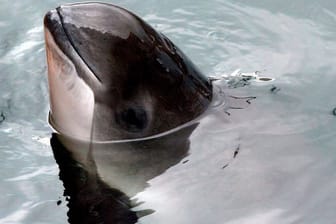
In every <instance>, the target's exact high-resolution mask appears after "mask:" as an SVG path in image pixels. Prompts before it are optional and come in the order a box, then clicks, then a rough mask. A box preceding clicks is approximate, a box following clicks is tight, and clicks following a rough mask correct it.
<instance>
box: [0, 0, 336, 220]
mask: <svg viewBox="0 0 336 224" xmlns="http://www.w3.org/2000/svg"><path fill="white" fill-rule="evenodd" d="M110 2H112V1H110ZM0 3H1V7H0V142H1V144H0V173H1V183H0V192H1V195H0V198H1V200H0V223H27V224H28V223H66V220H67V211H68V208H67V203H66V200H65V198H64V197H63V191H64V188H63V183H62V182H61V181H60V180H59V177H58V173H59V168H58V166H57V164H56V163H55V159H54V156H53V153H52V150H51V147H50V143H49V139H50V137H51V132H52V130H51V129H50V128H49V125H48V124H47V114H48V110H49V105H48V91H47V80H46V62H45V51H44V40H43V28H42V18H43V15H44V13H45V12H46V11H47V10H49V9H52V8H54V7H56V6H57V5H59V4H61V3H64V1H53V0H49V1H8V0H0ZM113 3H114V4H118V5H121V6H124V7H126V8H128V9H130V10H132V11H134V12H136V13H137V14H138V15H140V16H141V17H143V18H144V19H145V20H146V21H147V22H149V23H150V24H151V25H153V26H154V27H155V28H156V29H157V30H159V31H162V32H163V33H165V34H166V35H167V36H168V37H169V38H170V39H171V40H172V41H173V42H174V43H176V44H177V45H178V46H179V47H180V48H181V49H182V50H183V51H184V52H185V53H186V54H187V55H188V56H189V57H190V58H191V59H192V60H193V61H194V63H195V64H197V65H198V67H199V68H201V70H202V71H203V72H204V73H205V74H207V75H212V76H221V75H223V74H229V73H231V72H233V71H234V70H236V69H238V68H240V69H241V70H242V71H243V72H252V71H257V70H258V71H263V73H264V74H266V75H267V76H268V77H273V78H275V81H274V82H272V83H271V84H270V83H266V84H261V83H257V82H251V84H250V85H248V86H245V87H241V88H236V89H230V88H227V89H226V90H225V91H226V95H227V96H229V95H234V96H254V97H256V99H255V100H252V102H251V104H248V103H245V102H243V107H244V108H245V109H243V110H229V111H228V112H230V116H229V115H228V114H225V113H223V112H222V111H217V112H216V113H212V115H209V116H208V117H206V118H204V119H203V120H202V121H201V124H200V125H199V127H197V129H196V130H195V131H194V132H193V134H192V135H191V137H190V140H191V145H190V149H189V155H188V156H186V157H185V158H183V159H182V161H181V162H178V163H177V164H176V165H175V166H173V167H171V168H169V169H168V170H166V171H165V172H164V173H163V174H161V175H159V176H156V177H155V178H152V179H150V180H148V183H147V187H146V188H145V189H143V190H142V191H141V192H139V193H137V194H136V195H135V196H134V198H135V199H137V200H138V201H140V202H143V203H142V204H141V205H139V206H137V207H136V208H134V210H138V211H139V210H144V209H151V210H154V211H155V212H154V213H151V214H150V215H147V216H144V217H143V218H141V219H140V221H139V222H140V223H230V224H236V223H249V224H250V223H334V220H335V219H336V215H335V212H334V209H335V207H336V194H335V193H336V190H335V189H336V174H335V172H334V170H335V168H336V152H335V145H336V140H335V139H336V138H335V136H336V126H335V122H336V117H335V115H333V113H332V111H333V109H334V108H335V107H336V102H335V100H334V99H333V97H334V93H335V89H334V82H336V66H335V52H336V38H335V37H336V28H335V23H336V2H334V1H331V0H328V1H326V0H324V1H312V0H305V1H303V0H297V1H289V0H283V1H266V0H263V1H261V0H252V1H251V0H249V1H243V0H238V1H224V0H217V1H215V0H214V1H188V0H181V1H169V2H168V1H166V2H160V3H159V2H157V1H146V2H142V1H131V0H128V1H113ZM275 88H276V89H275ZM271 90H276V91H271ZM232 101H233V104H238V105H239V106H240V105H241V102H238V101H239V100H235V99H233V100H232ZM234 155H236V156H235V158H233V157H234Z"/></svg>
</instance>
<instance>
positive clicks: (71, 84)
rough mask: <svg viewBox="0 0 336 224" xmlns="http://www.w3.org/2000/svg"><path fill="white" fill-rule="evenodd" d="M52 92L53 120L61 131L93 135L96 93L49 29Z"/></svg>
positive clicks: (87, 135) (88, 137)
mask: <svg viewBox="0 0 336 224" xmlns="http://www.w3.org/2000/svg"><path fill="white" fill-rule="evenodd" d="M45 39H46V53H47V62H48V82H49V94H50V110H51V111H50V119H49V120H50V123H51V125H52V126H53V128H54V129H55V130H56V131H58V132H60V133H61V134H65V135H68V136H69V137H74V138H80V139H90V137H91V129H92V119H93V110H94V94H93V91H92V90H91V88H90V87H89V86H88V85H87V84H86V83H85V82H84V81H83V80H82V79H81V78H80V77H79V76H78V74H77V71H76V68H75V66H74V64H73V63H72V62H71V60H69V58H68V57H67V56H66V55H65V54H64V53H63V52H62V51H61V50H60V49H59V47H58V46H57V44H56V43H55V41H54V39H53V37H52V35H51V34H50V32H49V30H48V29H45Z"/></svg>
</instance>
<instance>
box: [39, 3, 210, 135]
mask: <svg viewBox="0 0 336 224" xmlns="http://www.w3.org/2000/svg"><path fill="white" fill-rule="evenodd" d="M44 25H45V40H46V52H47V63H48V81H49V90H50V107H51V111H50V122H51V124H52V126H53V127H54V128H55V129H56V130H57V131H58V132H60V133H63V134H67V135H70V136H73V137H78V138H81V139H93V140H99V141H100V140H101V141H105V140H115V139H133V138H142V137H146V136H151V135H155V134H158V133H161V132H164V131H167V130H169V129H172V128H175V127H177V126H179V125H181V124H183V123H186V122H188V121H190V120H193V119H195V118H196V117H198V116H199V115H200V114H202V113H203V112H204V111H205V110H206V108H207V107H208V105H209V103H210V102H211V99H212V86H211V82H210V81H209V80H208V79H207V78H206V77H205V76H203V75H202V74H201V72H200V71H199V70H198V69H197V68H196V66H195V65H194V64H193V63H192V62H191V61H190V60H189V59H188V58H187V57H186V56H185V55H184V54H183V53H182V51H181V50H180V49H178V48H177V47H176V46H175V45H174V44H173V43H172V42H171V41H170V40H169V39H168V38H167V37H166V36H164V35H163V34H160V33H158V32H156V31H155V30H154V29H153V28H152V27H151V26H150V25H148V24H147V23H146V22H144V21H143V20H142V19H140V18H139V17H137V16H136V15H134V14H133V13H131V12H129V11H127V10H125V9H123V8H120V7H117V6H114V5H110V4H104V3H78V4H70V5H64V6H60V7H58V8H56V9H55V10H51V11H49V12H48V13H47V14H46V16H45V18H44Z"/></svg>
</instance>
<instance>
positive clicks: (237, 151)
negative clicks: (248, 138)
mask: <svg viewBox="0 0 336 224" xmlns="http://www.w3.org/2000/svg"><path fill="white" fill-rule="evenodd" d="M239 150H240V145H238V146H237V148H236V150H235V151H234V153H233V158H236V156H237V155H238V153H239Z"/></svg>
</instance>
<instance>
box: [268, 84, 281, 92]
mask: <svg viewBox="0 0 336 224" xmlns="http://www.w3.org/2000/svg"><path fill="white" fill-rule="evenodd" d="M270 91H271V92H272V93H277V92H279V91H280V88H278V87H276V86H275V85H272V88H271V89H270Z"/></svg>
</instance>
